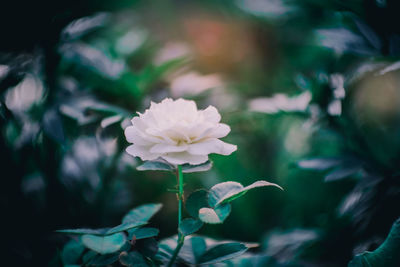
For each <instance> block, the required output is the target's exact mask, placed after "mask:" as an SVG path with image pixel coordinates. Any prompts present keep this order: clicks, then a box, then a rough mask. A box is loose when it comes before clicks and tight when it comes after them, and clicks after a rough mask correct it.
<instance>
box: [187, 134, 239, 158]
mask: <svg viewBox="0 0 400 267" xmlns="http://www.w3.org/2000/svg"><path fill="white" fill-rule="evenodd" d="M236 149H237V147H236V146H235V145H231V144H228V143H225V142H223V141H221V140H219V139H216V138H213V139H208V140H206V141H203V142H199V143H195V144H190V145H189V146H188V150H187V151H188V152H189V153H190V154H192V155H208V154H212V153H215V154H221V155H230V154H232V152H234V151H236Z"/></svg>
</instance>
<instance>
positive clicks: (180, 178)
mask: <svg viewBox="0 0 400 267" xmlns="http://www.w3.org/2000/svg"><path fill="white" fill-rule="evenodd" d="M177 178H178V187H179V192H178V240H177V245H176V248H175V250H174V254H173V255H172V258H171V260H170V261H169V263H168V267H171V266H172V265H173V264H174V262H175V260H176V257H178V254H179V251H180V250H181V248H182V246H183V243H184V242H185V236H184V235H182V234H181V232H180V231H179V226H180V224H181V221H182V202H183V174H182V166H180V165H178V169H177Z"/></svg>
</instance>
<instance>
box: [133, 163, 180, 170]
mask: <svg viewBox="0 0 400 267" xmlns="http://www.w3.org/2000/svg"><path fill="white" fill-rule="evenodd" d="M136 170H138V171H175V167H174V166H172V165H170V164H168V163H166V162H163V161H157V160H153V161H146V162H145V163H143V164H142V165H140V166H138V167H137V168H136Z"/></svg>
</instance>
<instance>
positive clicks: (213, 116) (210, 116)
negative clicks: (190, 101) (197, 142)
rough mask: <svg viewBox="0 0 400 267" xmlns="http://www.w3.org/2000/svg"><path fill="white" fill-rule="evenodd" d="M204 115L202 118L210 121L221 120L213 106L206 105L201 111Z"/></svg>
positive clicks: (216, 121)
mask: <svg viewBox="0 0 400 267" xmlns="http://www.w3.org/2000/svg"><path fill="white" fill-rule="evenodd" d="M201 112H202V113H203V116H204V120H205V121H207V122H211V123H218V122H219V121H220V120H221V115H219V113H218V110H217V109H216V108H215V107H213V106H208V108H206V109H205V110H202V111H201Z"/></svg>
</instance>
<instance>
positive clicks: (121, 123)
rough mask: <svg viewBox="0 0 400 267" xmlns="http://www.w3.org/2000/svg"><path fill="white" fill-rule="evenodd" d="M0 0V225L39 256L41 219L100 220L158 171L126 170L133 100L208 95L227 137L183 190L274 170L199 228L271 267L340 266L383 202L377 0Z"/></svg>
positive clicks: (12, 258) (8, 241)
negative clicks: (223, 152) (1, 0)
mask: <svg viewBox="0 0 400 267" xmlns="http://www.w3.org/2000/svg"><path fill="white" fill-rule="evenodd" d="M9 4H10V5H9V6H7V7H6V8H2V9H1V11H0V20H1V21H0V22H1V23H0V29H1V36H2V38H1V42H0V89H1V95H0V101H1V102H0V131H1V137H2V138H1V139H0V146H1V148H0V150H1V166H2V182H3V185H2V186H1V201H0V205H1V209H2V214H3V218H2V221H3V223H4V224H5V226H4V227H5V228H4V229H6V231H4V232H3V235H4V237H3V236H2V238H3V240H5V241H3V242H2V243H3V245H5V246H6V248H5V251H6V255H7V257H6V260H7V261H9V262H12V263H13V266H28V265H36V266H44V265H45V264H46V263H47V262H49V261H50V259H51V258H52V256H53V255H54V254H55V252H56V250H57V248H60V247H62V245H63V244H64V243H65V242H66V240H67V239H66V238H65V237H64V236H62V235H60V234H56V233H54V230H56V229H61V228H74V227H82V226H87V227H94V228H96V227H105V226H109V225H116V224H117V223H118V222H119V220H120V218H121V216H122V215H123V214H124V213H126V212H127V211H128V210H129V209H131V208H132V207H134V206H137V205H139V204H143V203H148V202H160V203H164V208H163V209H162V210H161V212H160V213H159V214H158V215H157V216H156V217H155V218H154V220H153V222H152V224H154V225H157V227H158V228H160V237H161V238H163V237H168V236H170V235H173V234H174V233H175V232H176V229H175V228H176V221H175V214H176V212H177V207H176V196H175V195H174V194H173V193H171V192H168V191H167V189H168V188H174V186H175V178H174V177H173V176H172V175H171V174H169V173H162V172H161V173H160V172H151V171H150V172H139V171H136V169H135V167H136V166H138V164H140V162H139V161H138V160H137V159H134V158H132V157H130V156H128V155H127V154H126V153H125V152H124V149H125V147H126V146H127V143H126V141H125V138H124V136H123V129H124V128H125V127H126V126H127V125H128V124H129V119H130V118H131V117H132V116H133V115H134V114H135V113H136V112H137V111H139V112H142V111H144V109H145V108H147V107H148V106H149V103H150V101H160V100H162V99H163V98H165V97H173V98H178V97H185V98H188V99H194V100H196V102H197V103H198V106H199V107H201V108H205V107H207V106H208V105H210V104H211V105H214V106H216V107H217V108H218V109H219V110H220V112H221V113H222V118H223V122H225V123H227V124H229V125H230V126H231V128H232V132H231V134H230V135H229V137H227V141H229V142H231V143H234V144H237V145H238V151H237V152H236V153H234V154H233V155H231V156H229V157H222V156H211V158H212V160H213V161H214V167H213V169H212V170H211V171H209V172H206V173H197V174H187V175H186V176H185V179H186V185H185V189H186V192H191V191H193V190H194V189H197V188H199V187H205V188H209V187H210V186H212V185H213V184H215V183H218V182H222V181H228V180H233V181H238V182H240V183H242V184H244V185H247V184H250V183H252V182H254V181H255V180H258V179H266V180H269V181H271V182H276V183H278V184H280V185H281V186H283V187H284V188H285V191H284V192H279V191H278V190H273V189H268V188H267V189H264V190H255V192H253V193H252V194H249V195H247V196H246V197H245V198H243V199H241V200H240V201H238V202H237V203H235V204H234V208H233V210H232V214H231V216H230V217H229V218H228V219H227V221H226V223H225V224H224V225H223V226H222V225H221V226H205V227H204V229H202V232H201V234H205V235H209V236H211V237H213V238H217V239H218V238H224V239H236V240H241V241H248V242H260V244H261V247H260V248H259V249H258V253H260V255H261V256H260V257H267V258H272V259H274V262H277V263H278V264H282V265H293V266H343V265H346V264H347V263H348V262H349V261H350V260H351V259H352V258H353V257H354V255H356V254H358V253H361V252H363V251H365V250H374V249H375V248H376V247H378V246H379V245H380V244H381V243H382V242H383V240H384V239H385V237H386V236H387V234H388V232H389V230H390V227H391V225H392V223H393V222H394V221H395V220H396V218H397V217H398V216H399V215H400V210H399V205H398V203H399V201H400V180H399V179H400V169H399V166H400V153H399V152H400V123H399V122H400V90H399V88H398V86H399V81H400V72H399V69H400V62H399V61H398V60H399V58H398V57H399V55H400V28H399V27H398V25H399V16H398V12H399V11H400V9H399V7H400V6H399V2H397V1H395V0H393V1H390V0H375V1H374V0H365V1H362V0H351V1H350V0H348V1H341V0H326V1H315V0H302V1H297V0H292V1H289V0H287V1H284V0H236V1H222V0H221V1H179V0H174V1H173V0H168V1H152V2H149V1H139V0H137V1H135V0H123V1H57V2H45V1H13V2H10V3H9Z"/></svg>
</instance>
